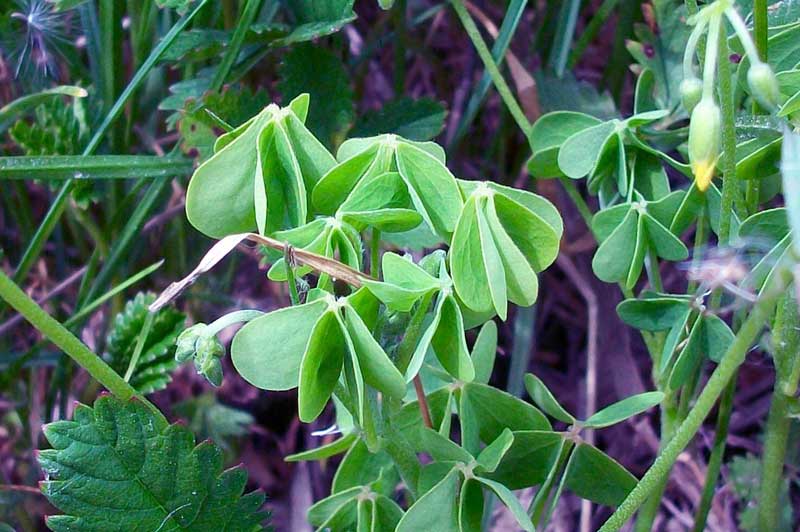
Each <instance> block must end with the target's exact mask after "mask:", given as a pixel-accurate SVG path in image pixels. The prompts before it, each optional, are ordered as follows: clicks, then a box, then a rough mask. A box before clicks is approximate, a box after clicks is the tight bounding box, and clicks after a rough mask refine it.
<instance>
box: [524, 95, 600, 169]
mask: <svg viewBox="0 0 800 532" xmlns="http://www.w3.org/2000/svg"><path fill="white" fill-rule="evenodd" d="M601 123H602V122H601V121H600V120H598V119H597V118H595V117H593V116H591V115H587V114H584V113H576V112H573V111H555V112H553V113H547V114H546V115H543V116H542V117H540V118H539V120H537V121H536V123H535V124H533V127H532V128H531V132H530V144H531V150H532V151H533V155H532V156H531V158H530V160H529V161H528V171H529V172H530V173H531V175H532V176H533V177H538V178H547V177H560V176H562V175H564V173H563V172H562V171H561V168H559V166H558V152H559V149H560V148H561V145H562V144H564V141H565V140H567V139H568V138H569V137H571V136H572V135H574V134H576V133H578V132H580V131H583V130H585V129H588V128H590V127H592V126H596V125H598V124H601Z"/></svg>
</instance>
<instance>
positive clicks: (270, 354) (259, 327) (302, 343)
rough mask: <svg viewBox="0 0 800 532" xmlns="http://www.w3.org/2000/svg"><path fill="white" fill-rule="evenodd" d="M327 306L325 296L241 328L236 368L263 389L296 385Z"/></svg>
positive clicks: (236, 338) (233, 355) (235, 350)
mask: <svg viewBox="0 0 800 532" xmlns="http://www.w3.org/2000/svg"><path fill="white" fill-rule="evenodd" d="M326 307H327V303H326V302H325V301H324V300H317V301H314V302H312V303H305V304H303V305H298V306H295V307H286V308H283V309H280V310H276V311H273V312H269V313H267V314H264V315H263V316H261V317H259V318H256V319H254V320H252V321H251V322H249V323H248V324H247V325H245V326H244V327H242V328H241V329H239V332H237V333H236V336H234V338H233V342H232V343H231V360H232V361H233V366H234V367H235V368H236V371H238V372H239V375H241V376H242V377H243V378H244V379H245V380H246V381H247V382H249V383H250V384H252V385H253V386H256V387H257V388H261V389H262V390H290V389H292V388H296V387H297V385H298V383H299V376H300V363H301V361H302V360H303V354H304V353H305V350H306V344H307V343H308V339H309V337H310V336H311V331H312V330H313V327H314V325H315V324H316V322H317V320H318V319H319V317H320V316H321V315H322V313H323V312H324V311H325V309H326Z"/></svg>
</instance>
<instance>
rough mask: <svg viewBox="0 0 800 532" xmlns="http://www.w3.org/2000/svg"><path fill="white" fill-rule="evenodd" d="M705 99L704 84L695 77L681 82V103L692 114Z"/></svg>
mask: <svg viewBox="0 0 800 532" xmlns="http://www.w3.org/2000/svg"><path fill="white" fill-rule="evenodd" d="M702 97H703V82H702V81H700V80H699V79H697V78H695V77H691V78H685V79H684V80H683V81H681V101H682V102H683V107H684V108H685V109H686V110H687V111H688V112H689V113H691V112H692V111H693V110H694V108H695V106H696V105H697V104H698V103H699V102H700V99H701V98H702Z"/></svg>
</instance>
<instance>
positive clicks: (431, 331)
mask: <svg viewBox="0 0 800 532" xmlns="http://www.w3.org/2000/svg"><path fill="white" fill-rule="evenodd" d="M426 263H427V264H426V265H428V266H429V267H430V268H431V269H432V270H433V271H435V272H437V274H438V275H437V276H436V277H434V276H433V275H431V274H430V273H428V272H427V271H426V270H425V269H424V268H423V267H421V266H418V265H416V264H414V263H413V262H412V261H411V260H410V259H406V258H403V257H401V256H399V255H397V254H395V253H385V254H384V255H383V261H382V271H383V278H384V280H383V282H380V281H365V283H364V284H365V287H366V289H367V290H369V291H370V292H372V293H373V294H374V295H375V297H377V298H378V299H380V300H381V302H382V303H383V304H385V305H386V306H387V307H388V308H389V309H392V310H395V311H399V312H408V311H410V310H411V309H412V307H413V306H414V305H415V304H417V303H418V302H419V301H421V300H422V301H427V300H426V299H425V297H426V296H429V295H430V296H432V298H431V301H432V302H433V312H432V317H431V320H430V322H429V323H428V325H427V327H426V329H425V330H424V332H423V333H422V335H421V337H420V340H419V342H418V344H417V346H416V348H415V350H414V354H413V355H412V357H411V361H410V362H409V364H408V368H407V369H406V374H405V378H406V381H411V380H412V379H413V378H414V377H415V376H416V375H417V374H418V373H419V371H420V369H421V368H422V364H423V362H424V361H425V356H426V354H427V352H428V349H430V348H432V349H433V352H434V353H435V354H436V357H437V359H438V360H439V363H440V364H441V365H442V367H443V368H444V369H445V370H446V371H447V372H448V373H449V374H450V375H452V376H453V377H455V378H457V379H459V380H461V381H464V382H468V381H471V380H472V379H473V378H475V368H474V366H473V363H472V359H471V358H470V355H469V350H468V348H467V343H466V340H465V337H464V319H463V317H462V315H461V309H460V308H459V305H458V302H457V301H456V299H455V297H454V293H453V282H452V281H451V279H450V275H449V274H448V273H447V268H446V264H445V260H444V256H443V254H442V253H441V252H439V253H435V254H432V255H429V256H428V257H427V260H426Z"/></svg>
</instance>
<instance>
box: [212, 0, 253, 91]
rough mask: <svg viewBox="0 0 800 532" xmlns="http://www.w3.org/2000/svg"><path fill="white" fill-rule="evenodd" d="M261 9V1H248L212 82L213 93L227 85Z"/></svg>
mask: <svg viewBox="0 0 800 532" xmlns="http://www.w3.org/2000/svg"><path fill="white" fill-rule="evenodd" d="M259 7H261V0H247V3H246V4H245V6H244V9H243V10H242V16H241V18H240V19H239V23H238V24H237V25H236V30H235V31H234V32H233V37H231V41H230V43H229V44H228V46H227V48H226V49H225V55H224V56H223V57H222V61H221V62H220V64H219V67H217V71H216V72H215V73H214V79H213V80H211V85H210V87H209V88H210V90H211V92H217V91H218V90H219V89H221V88H222V84H223V83H225V80H226V79H227V78H228V74H230V71H231V67H233V63H234V61H236V58H237V57H238V56H239V51H240V50H241V49H242V44H244V38H245V36H247V31H248V30H249V29H250V26H251V25H252V24H253V21H254V20H255V18H256V15H258V8H259Z"/></svg>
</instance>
